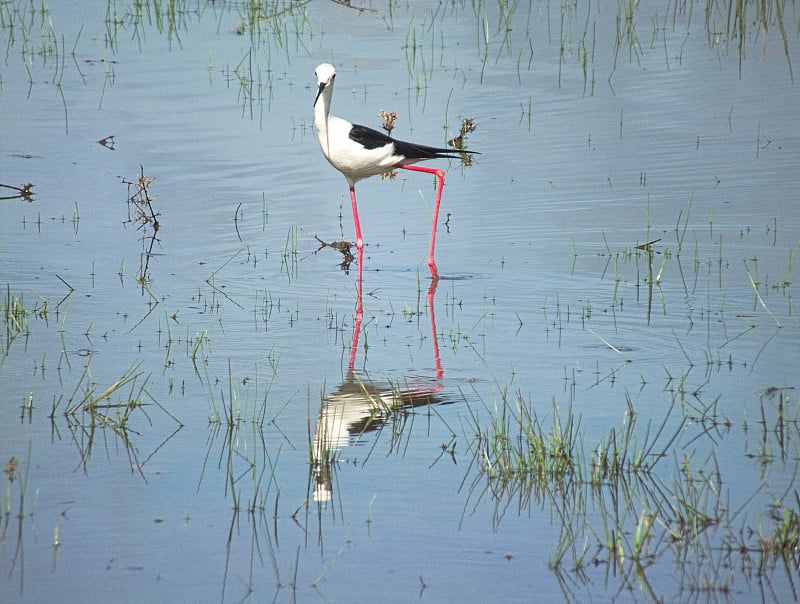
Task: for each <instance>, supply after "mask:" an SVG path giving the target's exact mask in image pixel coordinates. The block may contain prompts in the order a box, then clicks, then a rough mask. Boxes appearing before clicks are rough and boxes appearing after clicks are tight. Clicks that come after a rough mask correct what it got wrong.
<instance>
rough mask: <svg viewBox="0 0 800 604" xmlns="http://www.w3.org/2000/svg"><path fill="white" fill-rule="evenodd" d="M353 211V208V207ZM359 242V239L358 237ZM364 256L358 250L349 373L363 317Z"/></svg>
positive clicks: (354, 359) (353, 362) (356, 348)
mask: <svg viewBox="0 0 800 604" xmlns="http://www.w3.org/2000/svg"><path fill="white" fill-rule="evenodd" d="M354 209H355V206H354ZM357 220H358V219H356V232H358V230H359V229H358V222H357ZM359 241H361V237H360V236H359ZM363 260H364V254H363V252H362V249H361V248H358V277H357V281H356V318H355V323H354V325H353V343H352V344H351V345H350V366H349V369H350V371H353V367H354V366H355V363H356V351H357V350H358V335H359V334H360V333H361V319H362V318H363V315H364V310H363V307H362V304H361V268H362V266H363V264H364V263H363Z"/></svg>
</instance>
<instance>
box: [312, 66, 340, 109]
mask: <svg viewBox="0 0 800 604" xmlns="http://www.w3.org/2000/svg"><path fill="white" fill-rule="evenodd" d="M314 73H316V75H317V85H318V86H319V88H318V89H317V96H316V98H315V99H314V105H316V104H317V100H319V96H320V95H321V94H322V92H323V91H324V90H325V89H330V88H331V87H332V86H333V79H334V78H335V77H336V69H335V68H334V67H333V65H331V64H330V63H323V64H322V65H318V66H317V69H316V71H315V72H314Z"/></svg>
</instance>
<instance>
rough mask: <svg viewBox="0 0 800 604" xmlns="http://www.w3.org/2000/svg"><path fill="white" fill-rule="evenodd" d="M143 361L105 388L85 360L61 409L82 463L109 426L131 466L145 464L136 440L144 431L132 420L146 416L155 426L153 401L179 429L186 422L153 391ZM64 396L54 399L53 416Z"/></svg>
mask: <svg viewBox="0 0 800 604" xmlns="http://www.w3.org/2000/svg"><path fill="white" fill-rule="evenodd" d="M141 364H142V363H141V361H139V362H136V363H134V364H133V365H131V366H130V367H129V368H128V369H127V370H126V371H125V372H124V373H123V374H122V375H121V376H120V377H119V378H117V379H116V380H114V381H113V382H112V383H111V384H110V385H108V386H107V387H105V388H103V387H102V386H101V385H100V384H99V383H98V382H97V381H96V380H95V378H94V375H93V373H92V369H91V360H90V361H89V362H87V363H86V366H85V368H84V370H83V373H82V374H81V377H80V379H79V380H78V383H77V384H76V386H75V389H74V390H73V391H72V394H71V395H70V397H69V399H68V400H67V404H66V408H65V409H64V410H63V412H62V413H63V416H64V417H65V418H66V420H67V425H68V427H69V429H70V431H71V432H72V433H73V442H75V444H76V445H77V446H78V448H79V451H80V454H81V464H83V465H86V463H87V462H88V461H89V459H90V458H91V454H92V451H93V449H94V445H95V439H96V438H97V436H98V435H100V434H104V431H105V430H110V431H111V432H112V433H113V434H114V435H115V436H117V438H119V439H120V441H121V442H122V444H123V445H124V447H125V450H126V451H127V453H128V455H129V457H130V458H131V467H132V468H134V469H139V470H141V466H142V465H143V464H140V463H139V461H138V457H137V456H138V453H137V450H136V447H135V445H134V442H133V438H134V437H135V436H138V435H140V433H141V432H140V428H138V424H137V427H134V425H133V420H135V419H136V420H144V422H145V423H146V424H147V425H149V426H152V425H153V421H152V418H151V417H150V412H149V411H148V407H150V406H151V405H153V406H155V407H156V408H158V409H160V410H161V412H162V413H164V414H165V415H167V416H168V417H169V418H170V419H172V420H173V421H174V422H175V423H176V424H177V428H176V432H177V430H180V429H181V427H182V426H183V424H182V423H181V422H180V420H178V419H177V418H176V417H175V416H174V415H173V414H172V413H170V412H169V411H168V410H167V409H166V408H165V407H164V406H162V405H161V403H159V402H158V400H157V399H156V398H155V397H153V395H152V394H150V391H149V389H148V382H149V379H150V377H149V376H147V377H145V376H144V372H141V371H139V368H140V366H141ZM61 400H62V399H61V398H59V399H57V400H54V401H53V407H52V410H51V412H50V419H51V420H54V419H55V417H56V412H57V410H58V407H59V406H60V404H61ZM173 434H174V432H173ZM171 436H172V435H170V436H169V437H168V438H171ZM103 442H105V441H103Z"/></svg>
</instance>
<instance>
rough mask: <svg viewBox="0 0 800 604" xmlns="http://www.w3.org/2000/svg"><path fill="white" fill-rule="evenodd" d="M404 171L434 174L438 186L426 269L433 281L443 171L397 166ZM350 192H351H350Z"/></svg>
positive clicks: (437, 276) (412, 166)
mask: <svg viewBox="0 0 800 604" xmlns="http://www.w3.org/2000/svg"><path fill="white" fill-rule="evenodd" d="M399 167H400V168H403V169H404V170H414V171H415V172H427V173H428V174H435V175H436V179H437V181H438V184H437V186H436V205H434V207H433V228H432V229H431V245H430V249H429V250H428V268H429V269H431V277H432V278H433V279H438V278H439V269H437V268H436V262H435V261H434V260H433V248H434V247H435V246H436V224H437V223H438V222H439V204H440V203H441V201H442V189H444V170H440V169H438V168H426V167H425V166H414V165H410V166H399ZM351 192H352V190H351ZM353 208H354V209H355V193H353Z"/></svg>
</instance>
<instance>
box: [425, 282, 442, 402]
mask: <svg viewBox="0 0 800 604" xmlns="http://www.w3.org/2000/svg"><path fill="white" fill-rule="evenodd" d="M438 283H439V279H433V280H432V281H431V285H430V287H429V288H428V314H429V315H430V317H431V337H432V338H433V359H434V361H435V362H436V379H437V380H440V379H442V375H444V370H443V369H442V361H441V360H440V359H439V339H438V338H437V336H436V314H435V313H434V311H433V299H434V298H435V297H436V286H437V284H438ZM439 387H440V388H441V384H440V385H439Z"/></svg>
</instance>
